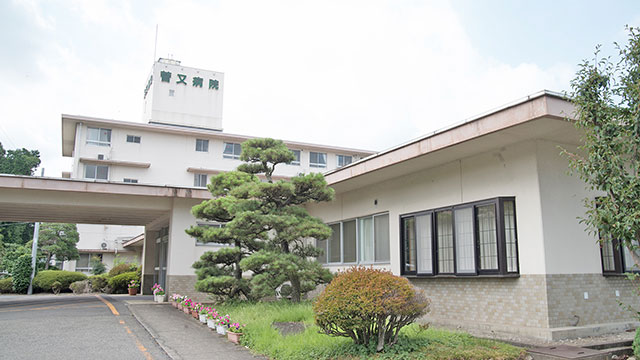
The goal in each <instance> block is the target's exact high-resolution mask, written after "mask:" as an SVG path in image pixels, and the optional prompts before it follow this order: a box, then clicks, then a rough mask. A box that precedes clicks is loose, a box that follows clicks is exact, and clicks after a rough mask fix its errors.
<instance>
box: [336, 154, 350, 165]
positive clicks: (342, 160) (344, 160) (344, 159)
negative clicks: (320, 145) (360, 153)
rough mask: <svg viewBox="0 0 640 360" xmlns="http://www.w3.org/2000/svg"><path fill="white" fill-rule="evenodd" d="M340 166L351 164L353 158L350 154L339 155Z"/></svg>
mask: <svg viewBox="0 0 640 360" xmlns="http://www.w3.org/2000/svg"><path fill="white" fill-rule="evenodd" d="M337 160H338V167H343V166H345V165H349V164H351V161H352V158H351V156H348V155H337Z"/></svg>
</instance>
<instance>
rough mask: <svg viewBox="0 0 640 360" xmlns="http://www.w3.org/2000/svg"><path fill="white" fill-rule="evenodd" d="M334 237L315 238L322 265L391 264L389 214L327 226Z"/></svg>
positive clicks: (319, 260) (364, 217)
mask: <svg viewBox="0 0 640 360" xmlns="http://www.w3.org/2000/svg"><path fill="white" fill-rule="evenodd" d="M328 226H329V227H330V228H331V237H329V239H327V240H318V241H316V247H318V248H320V249H322V250H323V254H322V255H320V256H319V257H318V262H320V263H322V264H326V263H329V264H376V263H389V260H390V251H389V214H388V213H382V214H376V215H369V216H363V217H359V218H357V219H351V220H344V221H340V222H337V223H332V224H329V225H328Z"/></svg>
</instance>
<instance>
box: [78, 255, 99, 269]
mask: <svg viewBox="0 0 640 360" xmlns="http://www.w3.org/2000/svg"><path fill="white" fill-rule="evenodd" d="M92 258H97V259H98V260H100V262H102V254H93V255H92V254H80V257H79V258H78V260H76V271H80V272H90V271H91V270H92V269H93V267H92V266H91V259H92Z"/></svg>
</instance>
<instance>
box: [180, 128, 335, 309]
mask: <svg viewBox="0 0 640 360" xmlns="http://www.w3.org/2000/svg"><path fill="white" fill-rule="evenodd" d="M240 159H241V160H243V161H245V164H242V165H240V166H239V167H238V170H237V171H232V172H228V173H223V174H220V175H217V176H215V177H213V178H212V179H211V183H210V184H209V185H208V189H209V191H210V192H211V193H212V195H213V199H211V200H207V201H204V202H203V203H201V204H199V205H196V206H194V207H193V209H192V212H193V214H194V215H195V216H196V217H198V218H200V219H206V220H210V221H215V222H218V223H221V224H224V226H221V227H211V226H195V227H191V228H190V229H188V230H187V233H188V234H189V235H191V236H194V237H196V238H198V239H199V240H200V241H203V242H217V243H223V244H230V245H233V247H229V248H223V249H221V250H219V251H217V252H208V253H205V254H204V255H203V256H202V257H201V258H200V260H199V261H197V262H196V263H194V265H193V267H194V268H196V274H197V275H198V279H199V280H198V282H197V283H196V288H197V289H198V290H199V291H207V292H211V293H214V294H216V295H218V296H222V297H230V298H233V297H239V296H240V295H244V296H245V297H246V298H261V297H264V296H267V295H272V294H274V293H275V289H276V288H277V287H279V286H280V285H282V284H283V283H285V282H290V283H291V288H292V299H293V300H294V301H299V300H300V298H301V295H302V294H304V293H305V292H307V291H309V290H312V289H313V288H315V286H316V285H317V284H318V283H323V282H327V281H329V280H330V279H331V274H330V273H329V272H328V271H327V270H326V269H323V268H322V267H321V266H320V265H319V264H318V263H317V262H316V261H314V260H311V258H314V257H316V256H317V255H319V250H318V249H316V248H315V247H313V246H311V245H310V244H308V240H309V239H311V238H316V239H326V238H328V237H329V236H330V235H331V229H330V228H329V227H327V226H326V225H324V224H323V223H322V222H321V221H320V220H319V219H315V218H313V217H311V216H310V215H309V214H308V213H307V211H306V210H305V208H304V207H303V206H302V205H303V204H304V203H306V202H309V201H328V200H331V199H332V197H333V190H332V189H330V188H328V187H327V184H326V181H325V180H324V177H323V176H322V175H321V174H310V175H299V176H296V177H294V178H292V179H291V180H290V181H278V182H276V183H274V182H273V179H272V175H273V172H274V170H275V168H276V166H277V165H278V164H283V163H290V162H291V161H293V160H294V154H293V153H292V152H291V151H289V149H287V147H286V146H285V145H284V143H283V142H282V141H279V140H274V139H252V140H248V141H246V142H244V143H243V144H242V154H241V155H240ZM257 174H263V175H264V177H265V178H266V180H267V182H261V181H259V179H258V177H257V176H256V175H257ZM247 271H250V273H251V274H252V277H251V278H250V279H245V278H244V277H243V273H245V272H247Z"/></svg>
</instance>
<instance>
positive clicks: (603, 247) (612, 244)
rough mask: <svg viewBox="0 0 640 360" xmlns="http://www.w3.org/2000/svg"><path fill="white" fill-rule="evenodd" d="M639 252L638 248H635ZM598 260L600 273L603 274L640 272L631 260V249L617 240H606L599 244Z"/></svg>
mask: <svg viewBox="0 0 640 360" xmlns="http://www.w3.org/2000/svg"><path fill="white" fill-rule="evenodd" d="M636 253H640V249H638V250H636ZM600 260H601V261H602V273H603V274H605V275H611V274H624V273H628V272H636V273H637V272H640V269H638V267H637V266H635V263H634V261H633V257H632V256H631V251H630V250H629V248H627V247H626V246H625V245H624V244H621V243H620V242H619V241H618V240H613V241H606V242H604V241H603V242H602V243H601V244H600Z"/></svg>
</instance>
